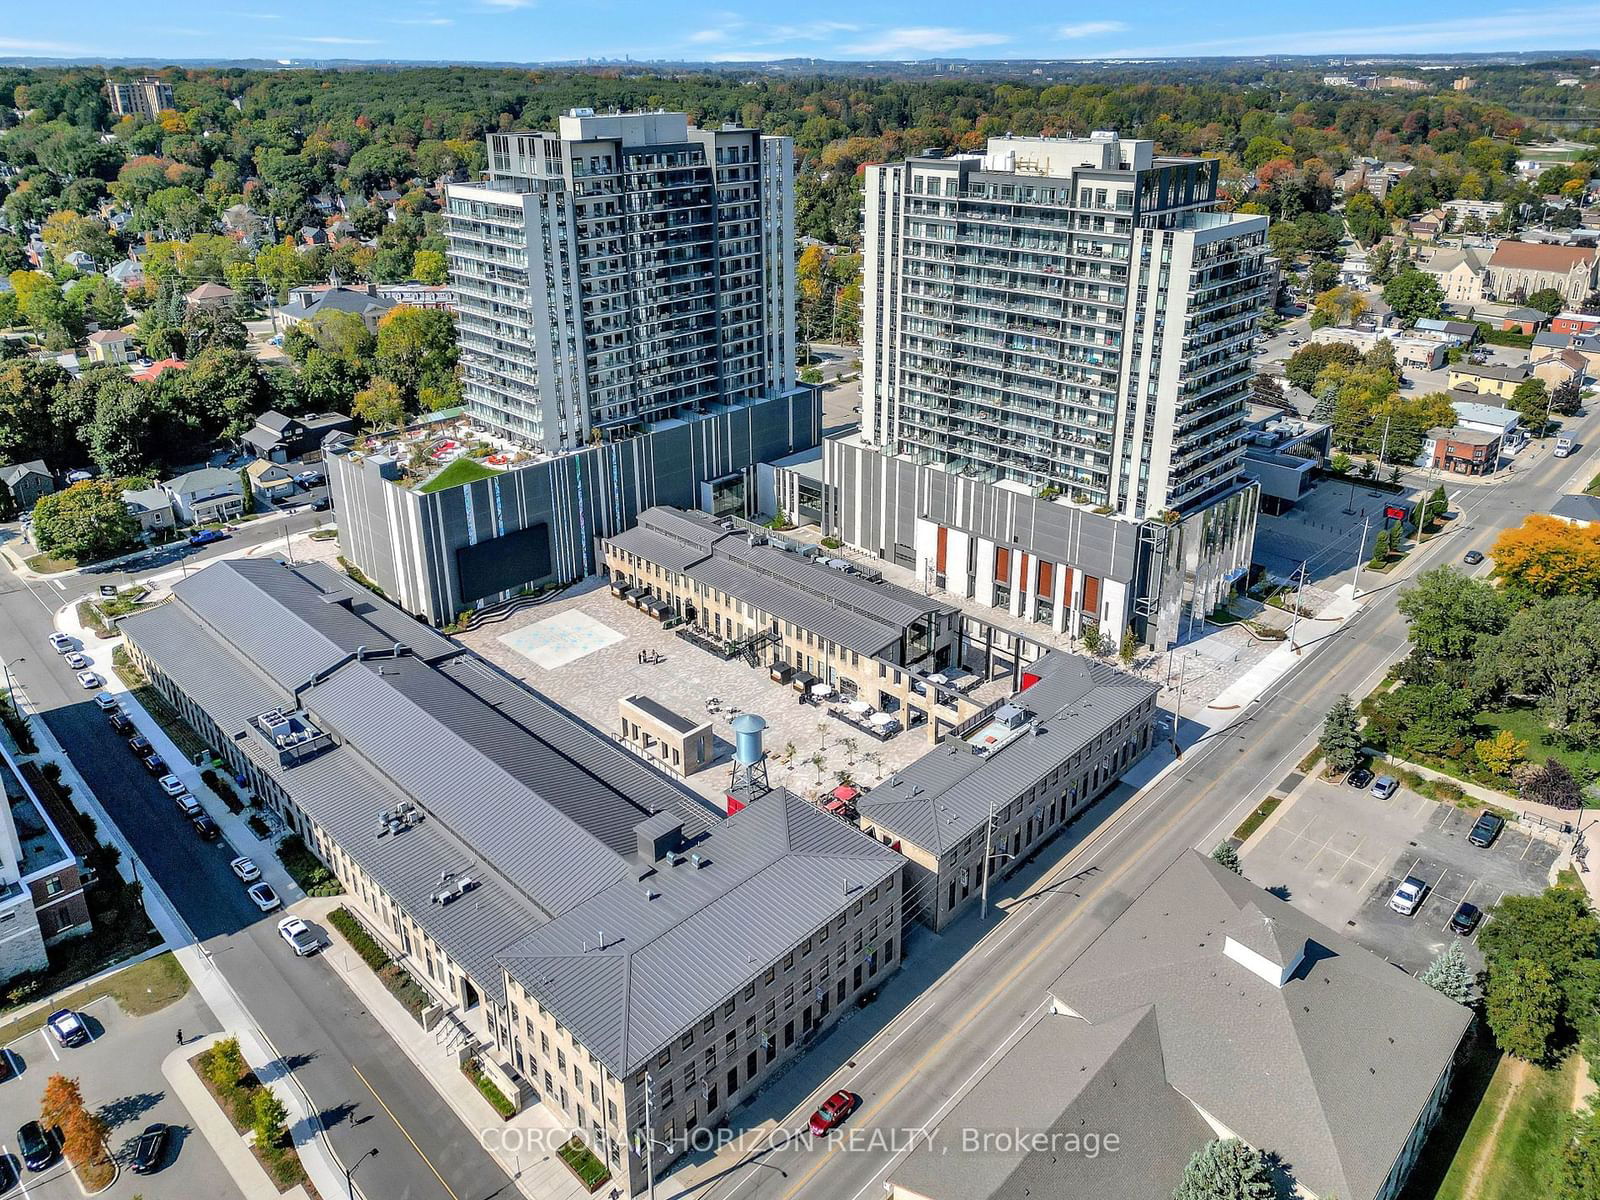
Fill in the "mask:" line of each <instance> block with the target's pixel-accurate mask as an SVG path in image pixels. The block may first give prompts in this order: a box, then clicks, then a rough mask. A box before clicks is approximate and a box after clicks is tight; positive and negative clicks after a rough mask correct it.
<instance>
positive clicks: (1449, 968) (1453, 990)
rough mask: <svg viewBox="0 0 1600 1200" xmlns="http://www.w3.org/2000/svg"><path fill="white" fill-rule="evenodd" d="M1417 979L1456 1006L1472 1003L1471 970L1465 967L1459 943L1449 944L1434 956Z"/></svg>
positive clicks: (1464, 958)
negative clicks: (1452, 1001)
mask: <svg viewBox="0 0 1600 1200" xmlns="http://www.w3.org/2000/svg"><path fill="white" fill-rule="evenodd" d="M1417 979H1418V980H1419V981H1420V982H1422V983H1425V984H1427V985H1428V986H1429V987H1431V988H1432V989H1433V990H1434V991H1436V992H1438V993H1439V994H1440V995H1441V996H1448V997H1449V998H1450V999H1451V1000H1454V1001H1455V1002H1456V1003H1457V1004H1470V1003H1472V985H1473V980H1472V969H1471V968H1470V967H1468V966H1467V956H1466V955H1465V954H1464V953H1462V950H1461V943H1460V942H1451V943H1450V944H1449V945H1448V946H1447V947H1445V949H1444V950H1442V951H1440V952H1439V953H1438V954H1437V955H1435V956H1434V960H1433V961H1432V962H1431V963H1429V964H1428V966H1427V969H1426V970H1424V971H1423V972H1422V974H1421V975H1418V976H1417Z"/></svg>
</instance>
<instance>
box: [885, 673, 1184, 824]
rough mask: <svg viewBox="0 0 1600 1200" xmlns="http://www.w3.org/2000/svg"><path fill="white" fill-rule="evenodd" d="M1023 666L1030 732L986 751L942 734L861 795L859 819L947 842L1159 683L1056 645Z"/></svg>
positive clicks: (1137, 705) (1135, 706) (1136, 705)
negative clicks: (1029, 680) (1028, 680)
mask: <svg viewBox="0 0 1600 1200" xmlns="http://www.w3.org/2000/svg"><path fill="white" fill-rule="evenodd" d="M1028 671H1029V672H1030V673H1031V674H1035V675H1038V676H1039V682H1037V683H1035V684H1034V685H1033V686H1032V687H1030V688H1027V689H1026V690H1025V691H1022V692H1020V693H1018V694H1017V696H1016V697H1015V698H1014V700H1013V703H1015V704H1017V705H1018V706H1020V707H1022V708H1024V709H1025V710H1027V711H1028V712H1030V713H1032V714H1033V716H1034V722H1033V726H1032V728H1031V729H1030V731H1029V732H1028V733H1025V734H1023V735H1022V736H1020V737H1017V738H1014V739H1012V740H1011V741H1010V742H1008V743H1007V744H1006V745H1004V746H1001V747H1000V748H999V749H998V750H996V751H994V752H993V753H991V754H988V755H980V754H978V753H975V752H974V749H973V748H972V747H971V746H969V745H968V744H967V743H965V742H963V741H961V740H960V739H958V738H949V739H947V740H946V741H944V742H943V743H941V744H940V745H938V746H935V747H934V748H933V749H932V750H930V751H928V752H927V753H926V754H924V755H923V756H922V757H921V758H919V759H917V760H916V761H915V762H913V763H911V764H910V765H909V766H907V767H904V768H902V769H901V770H899V771H897V772H896V773H895V774H894V775H892V776H890V777H889V778H888V779H886V780H884V781H883V782H882V783H880V784H879V785H878V786H877V787H875V788H873V789H872V790H871V791H870V792H868V793H867V794H866V795H865V796H863V797H862V798H861V803H860V812H861V816H862V819H863V820H869V821H870V822H871V824H873V825H874V826H876V827H877V828H878V829H880V830H882V831H883V832H886V833H889V834H892V835H894V836H896V837H899V838H903V839H904V840H906V841H908V842H911V843H912V844H914V845H917V846H921V847H922V848H924V849H926V850H930V851H933V852H935V853H938V852H942V851H944V850H947V849H949V848H950V847H951V846H954V845H956V844H957V843H958V842H960V841H961V840H962V839H963V838H966V837H967V836H969V835H970V834H971V833H972V832H973V831H974V830H976V829H979V828H981V827H982V826H983V825H984V823H985V822H986V821H988V820H989V813H990V805H991V803H996V804H1000V805H1005V804H1009V803H1011V802H1012V801H1013V800H1014V799H1016V798H1017V796H1019V795H1021V794H1022V793H1023V792H1025V791H1027V790H1028V789H1029V788H1031V787H1033V786H1034V784H1036V783H1037V782H1038V781H1039V779H1040V777H1041V776H1043V775H1045V774H1048V773H1049V772H1050V771H1052V770H1054V769H1055V768H1056V767H1057V766H1059V765H1060V764H1062V763H1064V762H1066V761H1068V760H1069V759H1070V758H1072V756H1073V755H1074V754H1077V753H1079V752H1080V751H1082V750H1083V749H1084V748H1085V747H1087V746H1089V745H1090V744H1092V743H1093V742H1094V740H1095V739H1096V738H1098V737H1099V736H1100V735H1101V734H1103V733H1105V732H1106V731H1107V730H1109V729H1112V728H1114V727H1115V726H1116V724H1117V723H1118V722H1119V721H1121V720H1122V719H1123V718H1124V717H1126V716H1128V715H1129V714H1131V713H1135V712H1138V711H1139V710H1140V709H1141V708H1142V707H1144V706H1145V705H1147V704H1150V703H1152V702H1153V700H1154V697H1155V695H1156V693H1157V691H1158V689H1157V688H1156V687H1155V685H1154V684H1151V683H1147V682H1145V681H1144V680H1142V679H1139V678H1138V677H1137V676H1133V675H1129V674H1126V673H1125V672H1123V671H1119V670H1117V669H1116V668H1115V667H1113V666H1111V665H1110V664H1108V663H1102V662H1095V661H1093V660H1090V659H1087V658H1082V657H1079V656H1077V655H1072V654H1066V653H1063V652H1062V651H1059V650H1053V651H1051V652H1050V653H1048V654H1046V655H1045V656H1044V657H1043V658H1041V659H1039V660H1038V661H1037V662H1034V663H1032V664H1030V665H1029V667H1028Z"/></svg>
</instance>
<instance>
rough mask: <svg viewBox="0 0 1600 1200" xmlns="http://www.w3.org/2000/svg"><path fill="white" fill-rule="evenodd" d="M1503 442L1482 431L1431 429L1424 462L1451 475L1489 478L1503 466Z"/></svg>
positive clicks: (1452, 428) (1424, 450)
mask: <svg viewBox="0 0 1600 1200" xmlns="http://www.w3.org/2000/svg"><path fill="white" fill-rule="evenodd" d="M1500 444H1501V443H1500V439H1499V438H1498V437H1497V436H1495V435H1494V434H1492V433H1485V432H1484V431H1483V430H1481V429H1463V428H1462V427H1461V426H1459V425H1455V426H1452V427H1451V428H1449V429H1430V430H1428V438H1427V441H1426V442H1425V443H1424V445H1423V448H1422V462H1423V463H1425V464H1426V465H1427V466H1430V467H1433V468H1434V469H1435V470H1438V471H1448V472H1450V473H1451V474H1452V475H1488V474H1491V473H1492V472H1493V471H1494V469H1495V468H1496V467H1498V466H1499V465H1500Z"/></svg>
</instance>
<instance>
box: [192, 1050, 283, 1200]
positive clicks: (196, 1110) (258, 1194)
mask: <svg viewBox="0 0 1600 1200" xmlns="http://www.w3.org/2000/svg"><path fill="white" fill-rule="evenodd" d="M220 1041H222V1034H220V1033H213V1034H211V1035H210V1036H209V1037H203V1038H198V1039H196V1040H195V1041H192V1042H190V1043H188V1044H187V1045H184V1046H179V1047H178V1048H177V1049H175V1050H173V1051H172V1053H171V1054H169V1055H167V1057H166V1058H165V1059H163V1060H162V1063H161V1073H162V1075H164V1076H166V1079H167V1082H168V1083H170V1084H171V1085H172V1090H173V1092H174V1093H175V1094H176V1095H177V1097H178V1099H179V1100H180V1101H182V1103H183V1106H184V1108H186V1109H188V1111H189V1116H190V1118H191V1119H192V1120H193V1121H194V1124H195V1128H196V1129H197V1130H198V1131H199V1133H200V1136H202V1137H203V1138H205V1139H206V1142H207V1143H208V1144H209V1145H210V1146H211V1149H212V1150H214V1151H215V1152H216V1155H217V1157H218V1158H219V1159H221V1160H222V1165H223V1166H224V1167H225V1168H226V1169H227V1172H228V1174H229V1175H230V1176H232V1177H233V1185H234V1186H235V1187H236V1188H238V1189H239V1191H240V1192H242V1193H243V1194H244V1200H307V1197H306V1190H305V1188H303V1187H301V1186H300V1185H299V1184H296V1185H295V1186H294V1187H292V1188H290V1189H289V1190H288V1191H287V1192H280V1191H278V1185H277V1184H275V1183H273V1182H272V1180H271V1178H269V1177H268V1175H267V1173H266V1171H264V1170H262V1167H261V1164H260V1163H259V1162H257V1161H256V1156H255V1155H254V1154H253V1153H251V1150H250V1147H248V1146H246V1145H245V1142H244V1139H243V1138H242V1137H240V1136H239V1135H238V1134H237V1133H235V1132H234V1129H233V1123H232V1122H231V1121H229V1120H228V1114H227V1113H225V1112H223V1111H222V1109H221V1108H219V1107H218V1106H217V1102H216V1101H215V1100H214V1099H212V1097H211V1093H210V1092H209V1091H207V1090H206V1085H205V1084H204V1083H202V1082H201V1081H200V1077H199V1076H198V1075H196V1074H195V1070H194V1067H193V1066H192V1065H190V1064H191V1060H193V1059H194V1058H196V1057H197V1056H198V1055H200V1054H203V1053H204V1052H205V1051H207V1050H209V1049H211V1047H212V1046H214V1045H216V1044H217V1043H218V1042H220Z"/></svg>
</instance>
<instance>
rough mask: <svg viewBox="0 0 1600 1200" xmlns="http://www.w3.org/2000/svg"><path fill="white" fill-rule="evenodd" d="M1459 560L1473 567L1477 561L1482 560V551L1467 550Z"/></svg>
mask: <svg viewBox="0 0 1600 1200" xmlns="http://www.w3.org/2000/svg"><path fill="white" fill-rule="evenodd" d="M1461 561H1462V562H1464V563H1466V564H1467V566H1469V567H1475V566H1477V565H1478V564H1479V563H1481V562H1482V561H1483V551H1482V550H1468V551H1467V552H1466V553H1465V554H1463V555H1462V556H1461Z"/></svg>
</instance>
